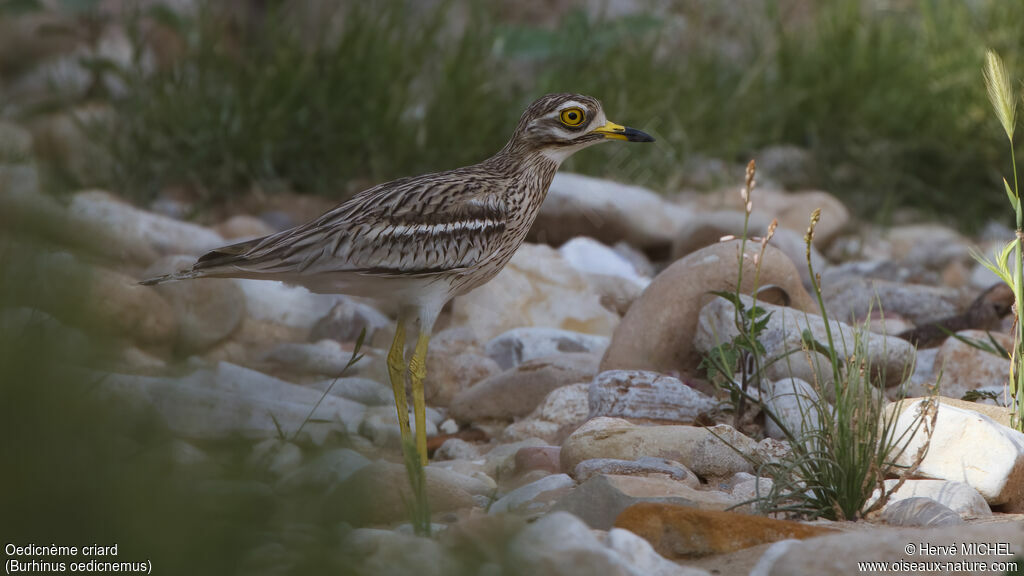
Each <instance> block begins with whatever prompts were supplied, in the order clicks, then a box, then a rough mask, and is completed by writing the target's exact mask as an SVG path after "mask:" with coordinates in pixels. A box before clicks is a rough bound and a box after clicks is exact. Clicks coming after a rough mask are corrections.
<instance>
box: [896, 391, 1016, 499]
mask: <svg viewBox="0 0 1024 576" xmlns="http://www.w3.org/2000/svg"><path fill="white" fill-rule="evenodd" d="M924 402H925V400H917V401H915V402H913V403H911V404H910V405H908V406H907V407H906V408H905V409H904V410H903V412H902V414H900V416H899V418H898V419H897V420H896V423H895V436H894V437H896V438H898V437H900V435H902V434H904V433H905V432H906V431H907V430H908V429H910V427H911V425H912V424H913V421H914V418H915V416H916V415H917V413H918V411H919V410H920V409H921V406H923V404H924ZM938 411H939V413H938V417H937V419H936V422H935V431H934V432H933V434H932V438H931V445H930V448H929V450H928V452H927V454H926V455H925V457H924V460H923V461H922V462H921V466H920V467H919V468H918V474H919V475H921V476H924V477H926V478H938V479H941V480H950V481H954V482H965V483H967V484H969V485H971V486H972V487H973V488H975V489H976V490H977V491H978V492H979V493H981V495H982V496H983V497H984V498H985V500H986V501H987V502H988V503H989V504H990V505H998V504H1010V505H1011V506H1013V507H1017V506H1020V505H1021V503H1024V434H1022V433H1020V432H1017V431H1016V430H1012V429H1010V428H1007V427H1006V426H1002V425H1001V424H997V423H996V422H995V421H994V420H992V419H991V418H989V417H988V416H985V415H982V414H979V413H978V412H974V411H972V410H963V409H960V408H956V407H953V406H949V405H946V404H939V406H938ZM908 436H909V434H908ZM925 441H926V437H925V434H924V433H923V427H922V429H921V430H919V431H918V433H917V434H915V435H914V436H913V438H911V439H910V440H909V441H908V442H906V444H905V449H904V450H903V452H902V454H900V456H899V457H898V458H897V459H896V464H898V465H902V466H908V465H910V464H911V463H912V462H913V460H914V457H915V456H916V454H917V451H918V448H920V447H921V446H922V445H923V444H924V442H925Z"/></svg>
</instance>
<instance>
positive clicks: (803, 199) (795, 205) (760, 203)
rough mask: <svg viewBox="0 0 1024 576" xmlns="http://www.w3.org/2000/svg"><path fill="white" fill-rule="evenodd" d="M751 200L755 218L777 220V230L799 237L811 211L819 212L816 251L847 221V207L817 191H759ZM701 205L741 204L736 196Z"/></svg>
mask: <svg viewBox="0 0 1024 576" xmlns="http://www.w3.org/2000/svg"><path fill="white" fill-rule="evenodd" d="M751 198H752V199H753V201H754V214H756V215H758V218H764V219H765V220H768V221H770V220H771V219H772V218H776V219H778V221H779V226H782V227H783V228H789V229H790V230H793V231H796V232H800V233H801V234H802V233H803V232H804V230H806V229H807V224H808V221H809V219H810V216H811V211H813V210H814V209H815V208H821V222H819V223H818V225H817V226H816V227H815V229H814V244H815V246H818V247H824V246H827V245H828V244H829V243H830V242H832V240H834V239H835V237H836V236H838V235H839V233H840V232H841V231H842V230H843V228H845V227H846V224H847V223H848V222H849V221H850V211H849V210H847V209H846V206H844V205H843V203H842V202H840V201H839V199H838V198H836V197H835V196H833V195H831V194H829V193H828V192H822V191H820V190H806V191H802V192H784V191H782V190H774V189H766V188H758V189H755V190H754V192H753V194H752V195H751ZM702 204H703V205H705V206H707V207H708V208H732V209H735V210H742V209H743V200H742V198H740V195H739V194H738V193H735V192H730V193H728V194H719V195H709V196H707V198H706V199H703V200H702Z"/></svg>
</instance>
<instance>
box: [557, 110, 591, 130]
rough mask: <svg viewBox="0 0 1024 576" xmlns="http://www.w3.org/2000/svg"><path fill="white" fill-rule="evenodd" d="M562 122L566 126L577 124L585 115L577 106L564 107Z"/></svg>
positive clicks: (580, 122) (581, 121)
mask: <svg viewBox="0 0 1024 576" xmlns="http://www.w3.org/2000/svg"><path fill="white" fill-rule="evenodd" d="M561 118H562V124H565V125H566V126H579V125H580V124H583V121H584V120H586V119H587V115H586V114H585V113H584V112H583V110H581V109H579V108H566V109H565V110H562V115H561Z"/></svg>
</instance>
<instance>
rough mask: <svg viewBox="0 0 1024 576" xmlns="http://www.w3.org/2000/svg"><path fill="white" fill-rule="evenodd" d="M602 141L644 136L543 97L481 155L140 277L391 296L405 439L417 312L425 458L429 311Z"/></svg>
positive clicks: (470, 280)
mask: <svg viewBox="0 0 1024 576" xmlns="http://www.w3.org/2000/svg"><path fill="white" fill-rule="evenodd" d="M608 139H615V140H628V141H634V142H650V141H652V140H653V139H652V138H651V137H650V136H648V135H647V134H644V133H643V132H640V131H638V130H634V129H632V128H626V127H623V126H619V125H617V124H614V123H611V122H608V121H607V120H606V118H605V115H604V112H603V111H602V109H601V104H600V102H598V101H597V100H595V99H594V98H591V97H589V96H582V95H579V94H549V95H547V96H544V97H542V98H540V99H539V100H537V101H536V102H534V103H533V104H532V105H530V107H529V108H527V110H526V112H525V113H524V114H523V116H522V118H521V119H520V121H519V124H518V126H517V127H516V130H515V133H514V134H513V136H512V138H511V140H509V142H508V144H506V145H505V147H504V148H502V149H501V150H500V151H499V152H498V153H497V154H495V155H494V156H492V157H491V158H488V159H487V160H484V161H483V162H481V163H479V164H475V165H473V166H467V167H465V168H457V169H455V170H450V171H447V172H438V173H436V174H427V175H423V176H417V177H413V178H403V179H400V180H395V181H393V182H387V183H384V184H381V185H379V186H375V187H373V188H370V189H368V190H365V191H363V192H361V193H359V194H357V195H356V196H354V197H353V198H352V199H350V200H348V201H346V202H344V203H342V204H341V205H339V206H338V207H336V208H334V209H333V210H330V211H329V212H327V213H325V214H324V215H322V216H320V217H319V218H317V219H316V220H313V221H312V222H309V223H307V224H303V225H301V226H297V227H295V228H292V229H289V230H285V231H283V232H279V233H277V234H272V235H270V236H266V237H263V238H257V239H255V240H250V241H247V242H241V243H238V244H232V245H230V246H225V247H223V248H219V249H217V250H213V251H211V252H209V253H207V254H205V255H203V256H202V257H200V258H199V260H198V261H197V262H196V264H195V265H194V266H193V267H192V269H190V270H186V271H182V272H178V273H176V274H170V275H167V276H161V277H159V278H153V279H150V280H146V281H144V282H143V283H144V284H157V283H160V282H165V281H171V280H184V279H189V278H202V277H230V278H260V279H268V280H281V281H284V282H288V283H291V284H298V285H301V286H305V287H307V288H309V289H310V290H313V291H316V292H327V293H343V294H352V295H359V296H368V297H372V298H376V299H379V300H385V301H389V302H393V303H396V304H398V306H399V310H400V311H399V321H398V329H397V333H396V336H395V342H394V344H393V345H392V349H391V352H390V354H389V356H388V365H389V369H390V370H391V377H392V385H393V386H394V390H395V401H396V403H397V405H398V412H399V422H400V425H401V426H402V431H403V437H406V434H407V432H408V427H409V424H408V412H407V411H406V409H405V385H404V373H405V363H404V350H403V347H404V340H405V324H406V321H407V320H412V319H418V321H419V330H420V338H419V340H418V341H417V345H416V348H415V353H414V355H413V358H412V360H411V362H410V364H409V367H408V370H409V373H410V375H411V380H412V384H413V396H414V398H413V399H414V403H415V405H416V406H415V408H416V423H417V431H418V434H417V436H418V438H417V444H418V445H419V446H418V448H419V450H420V456H421V458H426V452H425V442H426V438H425V436H422V430H423V424H424V421H423V416H422V413H423V404H422V402H423V399H422V395H423V390H422V379H423V376H424V372H425V370H424V367H423V363H424V362H425V355H426V348H427V342H428V340H429V334H430V332H431V330H432V328H433V324H434V321H435V320H436V318H437V315H438V313H439V312H440V311H441V308H442V307H443V306H444V304H445V303H446V302H448V301H449V300H451V299H452V298H453V297H455V296H457V295H460V294H464V293H466V292H468V291H470V290H472V289H473V288H476V287H477V286H480V285H481V284H484V283H485V282H487V281H488V280H490V279H491V278H493V277H494V276H495V275H496V274H497V273H498V272H499V271H501V269H502V267H504V266H505V264H506V263H508V261H509V259H510V258H511V257H512V254H513V253H514V252H515V251H516V249H517V248H518V247H519V246H520V244H522V242H523V239H524V238H525V237H526V233H527V232H528V231H529V229H530V226H531V225H532V224H533V221H534V219H535V218H536V216H537V212H538V210H539V209H540V205H541V203H542V202H543V201H544V197H545V195H546V194H547V190H548V186H549V185H550V184H551V180H552V178H554V175H555V172H556V171H557V170H558V167H559V165H560V164H561V163H562V161H563V160H565V159H566V158H568V157H569V156H570V155H572V154H573V153H574V152H576V151H578V150H581V149H583V148H586V147H587V146H591V145H593V144H597V143H599V142H603V141H606V140H608ZM421 436H422V438H421Z"/></svg>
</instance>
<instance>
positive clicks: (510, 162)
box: [483, 138, 565, 189]
mask: <svg viewBox="0 0 1024 576" xmlns="http://www.w3.org/2000/svg"><path fill="white" fill-rule="evenodd" d="M563 160H565V157H563V156H561V155H556V154H550V153H546V151H545V150H544V149H538V148H537V147H536V146H530V145H529V144H528V143H526V142H523V141H521V140H519V139H518V138H513V139H512V140H510V141H509V142H508V144H505V147H504V148H502V149H501V150H499V151H498V153H497V154H495V155H494V156H491V157H490V158H488V159H487V160H485V161H484V162H483V163H484V164H486V165H487V166H488V168H489V169H490V170H492V171H493V172H498V173H501V174H503V175H505V176H507V177H509V178H515V177H516V176H518V175H520V174H525V173H531V172H538V171H539V172H544V173H547V172H550V176H549V177H548V181H549V183H550V179H551V178H552V177H554V175H555V172H557V171H558V168H559V166H561V165H562V161H563ZM545 189H547V187H546V186H545Z"/></svg>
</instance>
